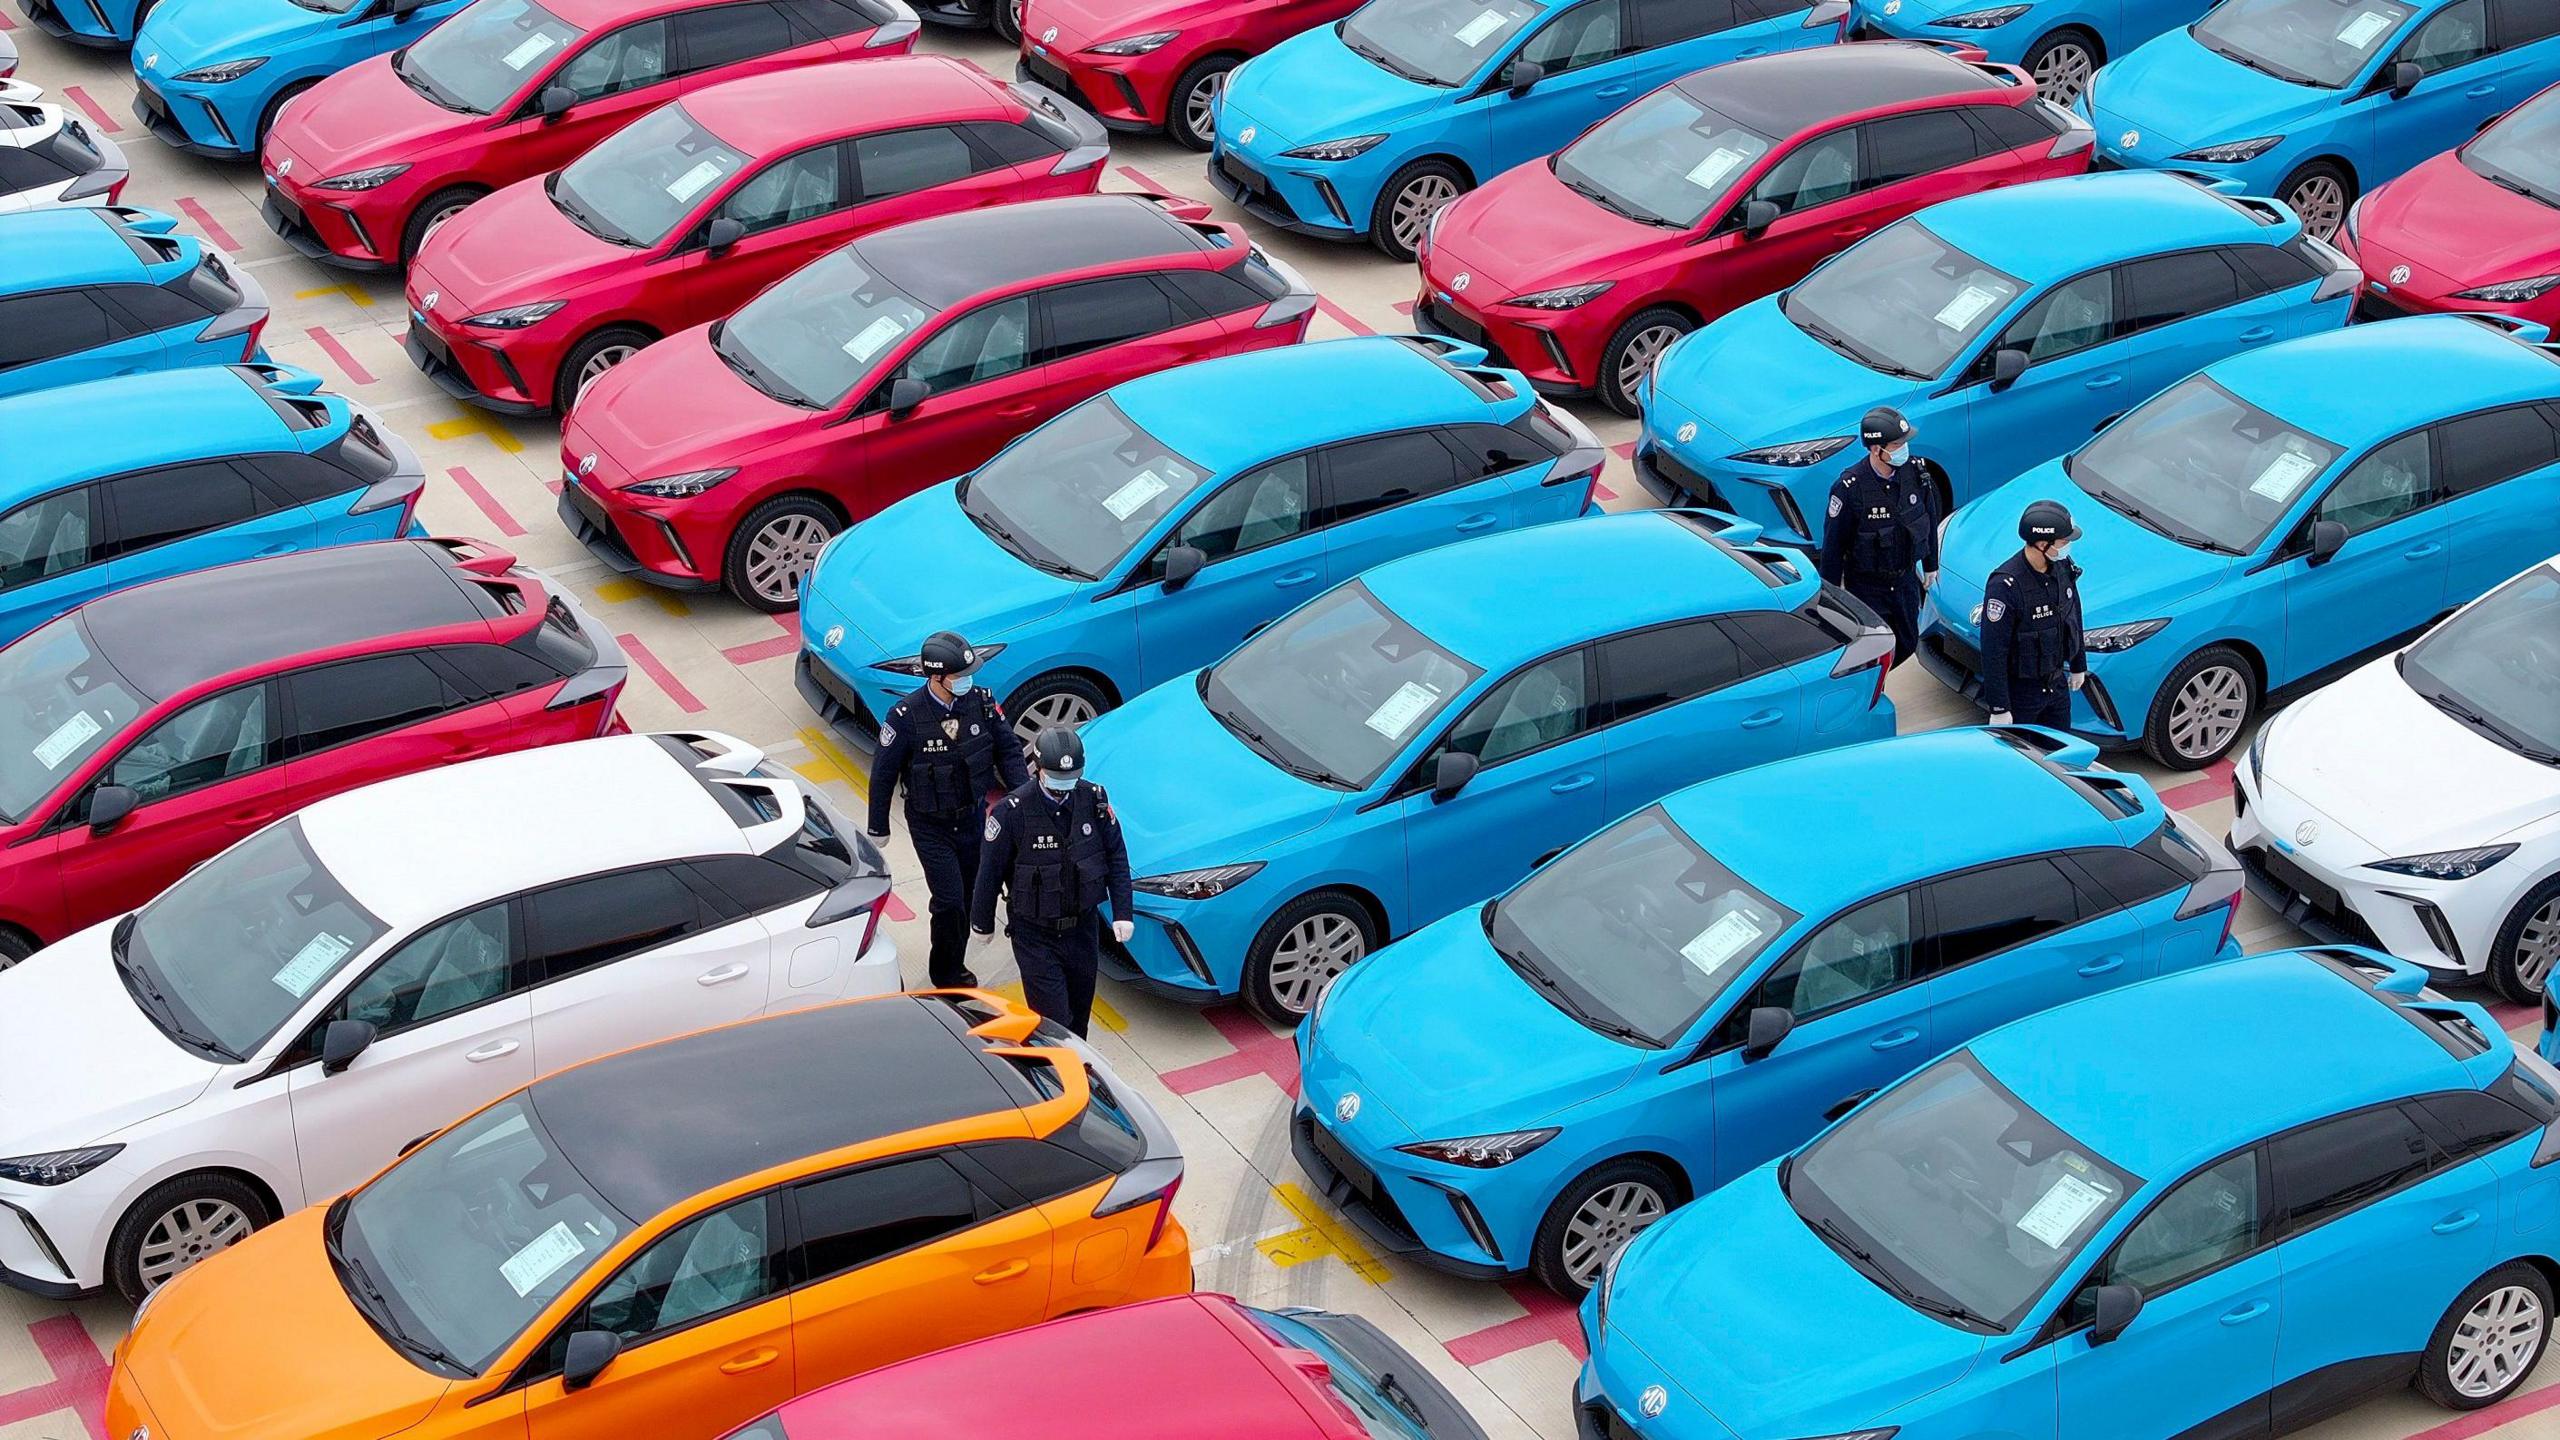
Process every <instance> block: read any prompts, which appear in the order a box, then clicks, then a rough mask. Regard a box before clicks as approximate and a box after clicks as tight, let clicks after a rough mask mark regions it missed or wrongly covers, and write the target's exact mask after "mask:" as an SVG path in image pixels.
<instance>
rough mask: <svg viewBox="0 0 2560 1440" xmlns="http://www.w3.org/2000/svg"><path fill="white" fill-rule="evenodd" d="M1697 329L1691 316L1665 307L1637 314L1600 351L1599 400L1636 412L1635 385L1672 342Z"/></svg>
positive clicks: (1612, 406) (1611, 405)
mask: <svg viewBox="0 0 2560 1440" xmlns="http://www.w3.org/2000/svg"><path fill="white" fill-rule="evenodd" d="M1696 328H1698V327H1697V326H1696V324H1694V323H1693V322H1692V321H1691V320H1690V319H1689V317H1688V316H1686V315H1683V314H1681V313H1680V312H1679V311H1677V310H1674V309H1672V308H1670V307H1669V306H1666V305H1657V306H1655V307H1654V308H1652V309H1650V310H1640V311H1638V312H1636V315H1635V318H1633V319H1631V320H1629V321H1628V322H1627V323H1626V324H1624V325H1621V326H1619V327H1618V333H1617V334H1615V335H1612V336H1610V337H1609V344H1608V347H1607V348H1606V349H1604V350H1602V351H1601V352H1600V399H1601V401H1602V403H1604V404H1606V405H1607V406H1608V407H1609V408H1610V409H1612V410H1615V411H1617V412H1618V413H1619V414H1621V415H1633V414H1635V413H1636V410H1637V406H1636V382H1637V381H1638V380H1641V379H1643V378H1644V372H1645V371H1647V370H1649V369H1651V368H1653V362H1654V361H1656V360H1659V359H1661V358H1662V352H1663V351H1665V350H1668V349H1670V348H1671V342H1672V341H1674V340H1677V339H1679V338H1680V337H1681V336H1683V335H1686V334H1688V333H1689V332H1690V331H1692V330H1694V329H1696Z"/></svg>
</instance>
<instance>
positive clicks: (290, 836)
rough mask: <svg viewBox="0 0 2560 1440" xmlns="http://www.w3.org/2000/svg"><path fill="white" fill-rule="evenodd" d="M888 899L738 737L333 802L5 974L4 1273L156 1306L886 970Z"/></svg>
mask: <svg viewBox="0 0 2560 1440" xmlns="http://www.w3.org/2000/svg"><path fill="white" fill-rule="evenodd" d="M888 892H889V880H888V873H887V866H886V865H884V864H883V863H882V861H881V858H880V854H879V852H878V851H877V850H875V849H873V848H872V847H871V845H870V844H869V842H868V841H866V840H864V839H863V838H861V837H860V836H858V835H857V834H856V833H855V832H854V828H853V827H852V826H850V825H848V824H846V823H845V821H844V819H843V817H842V816H840V815H838V814H837V813H835V811H834V810H833V809H832V808H831V807H830V806H829V805H827V804H826V803H825V802H824V801H823V800H821V799H820V798H819V797H818V796H817V795H816V794H815V793H814V792H812V791H811V790H810V789H808V788H807V787H806V786H805V785H803V784H802V783H801V782H800V781H798V780H797V779H795V778H793V777H792V776H791V775H789V774H788V773H786V772H784V771H783V770H781V769H780V768H779V767H777V766H774V765H772V764H769V763H766V762H765V761H764V759H763V756H762V755H760V754H759V753H758V752H757V751H756V750H755V749H753V748H752V747H749V746H747V745H744V744H741V743H740V742H738V741H736V740H732V739H729V738H728V737H726V736H721V735H713V734H701V733H695V734H678V735H621V736H612V737H608V738H605V739H599V740H583V741H578V742H575V743H573V744H567V745H558V746H552V747H548V748H545V749H539V750H532V751H526V752H523V753H520V754H512V755H503V756H496V757H492V758H489V759H485V760H475V761H472V762H470V763H468V764H463V765H457V766H453V767H450V768H447V769H442V770H433V771H428V772H425V773H423V774H417V775H410V776H404V777H402V778H400V779H397V780H389V781H385V782H383V783H381V784H378V785H371V786H367V787H365V788H364V789H361V790H354V791H350V792H348V793H346V794H343V795H338V796H333V797H331V798H329V799H326V800H323V801H320V802H319V803H317V804H315V805H312V806H310V807H309V808H307V809H305V810H303V811H301V812H300V813H299V814H296V815H293V816H290V817H288V818H286V819H283V820H279V821H277V822H275V823H274V824H272V825H269V826H267V827H265V828H264V829H262V830H259V831H258V832H256V833H255V834H253V835H251V836H250V837H249V838H247V839H245V840H243V841H241V842H240V843H239V844H237V845H235V846H233V847H232V848H231V849H229V850H226V851H224V852H223V853H222V854H220V855H217V856H215V857H214V858H213V859H211V860H209V861H207V862H205V863H204V864H203V865H201V866H199V867H197V868H196V869H195V870H194V871H193V872H191V873H189V874H188V875H187V876H186V878H184V879H182V880H180V881H179V882H178V883H177V884H176V885H174V886H172V887H170V888H169V889H168V890H167V891H166V892H164V893H163V894H162V895H161V896H160V897H159V898H158V899H156V900H153V901H152V902H151V903H150V904H149V905H147V906H145V907H143V908H142V909H141V910H139V911H136V912H134V913H132V914H130V915H127V916H125V917H123V918H122V919H119V920H115V921H112V922H109V923H106V924H101V925H97V926H93V927H91V928H90V929H87V930H84V931H81V932H80V933H78V934H76V935H73V936H71V937H69V938H68V939H65V940H63V941H62V942H61V943H59V944H56V945H53V946H50V947H48V948H46V949H44V950H40V951H38V952H36V953H35V954H34V955H32V956H30V957H28V958H27V959H26V960H24V961H22V962H21V963H19V964H18V965H17V966H16V967H15V968H13V969H10V970H6V971H0V1157H6V1158H0V1281H5V1282H7V1283H9V1284H11V1285H14V1286H16V1287H18V1288H20V1289H24V1290H30V1291H33V1292H35V1293H37V1294H41V1295H47V1296H54V1297H62V1298H68V1297H71V1296H76V1295H80V1294H85V1293H87V1292H89V1291H92V1290H95V1289H97V1288H99V1287H101V1286H105V1285H113V1286H114V1287H116V1288H117V1289H118V1290H121V1291H123V1292H124V1293H125V1294H126V1295H127V1296H129V1297H132V1298H134V1299H136V1300H139V1299H141V1298H142V1297H144V1296H146V1295H148V1294H149V1293H150V1292H151V1291H153V1290H154V1289H156V1288H158V1287H159V1286H160V1285H161V1284H163V1283H165V1282H166V1281H167V1280H168V1279H169V1278H170V1277H171V1276H173V1275H175V1274H177V1273H179V1272H180V1271H182V1270H184V1269H185V1268H186V1267H187V1266H189V1265H192V1264H194V1263H195V1262H196V1261H198V1260H200V1259H202V1258H203V1257H204V1256H206V1255H208V1254H210V1253H212V1252H213V1251H215V1250H218V1249H220V1248H222V1247H224V1246H226V1245H229V1244H231V1243H233V1242H235V1241H237V1240H239V1239H241V1238H242V1237H244V1236H246V1235H247V1234H248V1233H249V1232H250V1231H251V1230H253V1229H255V1228H256V1227H258V1226H260V1225H263V1224H266V1223H267V1222H269V1221H272V1220H274V1219H276V1218H277V1217H278V1216H280V1215H284V1214H286V1213H289V1212H291V1211H293V1210H295V1209H298V1208H300V1207H301V1206H303V1205H306V1204H309V1203H311V1202H313V1201H316V1200H321V1199H326V1198H328V1197H330V1196H332V1195H336V1194H338V1193H340V1192H341V1191H344V1190H347V1189H349V1188H351V1187H352V1186H354V1185H355V1184H357V1183H358V1182H360V1181H363V1180H365V1179H366V1178H368V1177H370V1176H371V1175H373V1174H374V1173H375V1172H376V1171H378V1170H380V1169H382V1168H383V1167H384V1166H385V1165H388V1164H390V1163H391V1161H392V1160H393V1159H395V1158H396V1157H397V1156H398V1155H399V1154H400V1152H401V1149H402V1147H403V1145H404V1143H405V1142H408V1141H411V1140H414V1139H416V1138H417V1137H419V1136H422V1135H425V1134H426V1133H428V1132H429V1131H431V1130H434V1129H436V1128H438V1127H439V1126H442V1125H444V1124H445V1123H447V1122H448V1121H451V1120H453V1119H455V1118H456V1117H458V1116H460V1115H463V1114H465V1113H466V1112H468V1111H470V1110H472V1109H473V1108H475V1107H477V1106H479V1105H482V1104H485V1103H487V1102H488V1101H490V1100H493V1099H495V1098H497V1097H498V1096H500V1095H503V1094H505V1093H506V1092H508V1091H509V1090H513V1089H515V1088H516V1087H518V1086H521V1085H525V1084H528V1083H530V1082H531V1081H532V1080H533V1079H534V1078H535V1077H536V1076H538V1075H541V1074H545V1073H548V1072H550V1071H553V1070H557V1069H560V1068H561V1067H562V1066H565V1065H574V1064H576V1063H578V1062H579V1061H582V1060H587V1059H591V1058H593V1057H595V1056H597V1055H601V1054H605V1053H607V1052H610V1051H614V1050H620V1049H623V1048H626V1047H628V1046H632V1045H639V1044H644V1043H647V1042H649V1041H654V1040H660V1039H665V1038H668V1037H670V1036H675V1035H681V1034H684V1033H686V1032H688V1031H693V1030H699V1029H701V1028H703V1027H705V1026H709V1025H718V1024H722V1023H725V1022H729V1021H737V1020H745V1019H749V1018H751V1017H754V1016H758V1015H767V1014H771V1013H774V1012H777V1011H783V1010H791V1009H797V1008H800V1007H802V1006H807V1005H814V1004H818V1003H821V1002H824V1001H830V1000H837V999H843V998H846V997H850V996H861V995H877V994H884V993H888V992H891V991H894V990H896V989H898V988H899V987H898V959H897V951H896V948H895V947H894V945H893V944H892V943H891V941H890V939H889V937H888V936H887V935H885V934H882V933H881V931H880V909H881V906H882V904H883V903H884V901H885V899H886V897H887V895H888ZM808 1099H809V1100H810V1102H811V1103H826V1097H823V1096H812V1097H808Z"/></svg>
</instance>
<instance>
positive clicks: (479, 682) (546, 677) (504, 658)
mask: <svg viewBox="0 0 2560 1440" xmlns="http://www.w3.org/2000/svg"><path fill="white" fill-rule="evenodd" d="M435 653H436V658H437V659H438V660H441V661H443V662H445V663H446V664H448V665H450V666H452V667H453V668H454V671H455V672H456V673H457V674H459V675H461V677H462V679H463V683H464V684H465V685H467V686H468V687H469V689H470V695H469V696H467V697H466V698H473V699H477V700H495V699H497V698H498V697H499V696H502V695H513V694H515V693H516V692H517V691H519V690H530V689H532V688H534V687H535V686H537V685H548V684H550V683H551V682H553V681H555V680H557V679H559V678H560V677H559V675H558V674H557V673H555V672H554V671H553V670H552V668H551V667H550V666H548V665H545V664H543V663H542V662H541V661H540V660H537V659H535V658H534V657H533V656H531V655H527V654H526V653H524V652H523V651H521V650H511V649H509V648H507V647H506V646H504V645H448V646H445V647H444V648H442V649H440V650H438V651H436V652H435Z"/></svg>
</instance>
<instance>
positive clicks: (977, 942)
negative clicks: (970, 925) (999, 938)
mask: <svg viewBox="0 0 2560 1440" xmlns="http://www.w3.org/2000/svg"><path fill="white" fill-rule="evenodd" d="M994 943H996V932H994V931H993V930H972V931H970V932H969V948H970V949H972V950H984V949H986V948H987V947H988V946H990V945H993V944H994Z"/></svg>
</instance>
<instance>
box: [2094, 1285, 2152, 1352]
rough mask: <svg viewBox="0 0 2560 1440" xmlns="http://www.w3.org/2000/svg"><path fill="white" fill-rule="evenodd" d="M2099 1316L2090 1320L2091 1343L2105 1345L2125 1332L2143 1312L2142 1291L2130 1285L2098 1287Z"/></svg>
mask: <svg viewBox="0 0 2560 1440" xmlns="http://www.w3.org/2000/svg"><path fill="white" fill-rule="evenodd" d="M2097 1311H2098V1314H2097V1318H2096V1319H2094V1320H2092V1321H2090V1322H2089V1343H2090V1344H2092V1345H2104V1344H2106V1343H2107V1342H2108V1341H2110V1340H2113V1339H2115V1338H2116V1337H2117V1336H2119V1335H2122V1334H2123V1333H2124V1327H2126V1326H2127V1325H2130V1324H2132V1323H2133V1317H2135V1316H2136V1315H2139V1314H2141V1313H2142V1292H2141V1291H2139V1290H2136V1289H2135V1288H2133V1287H2132V1286H2130V1285H2101V1286H2099V1287H2098V1303H2097Z"/></svg>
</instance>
